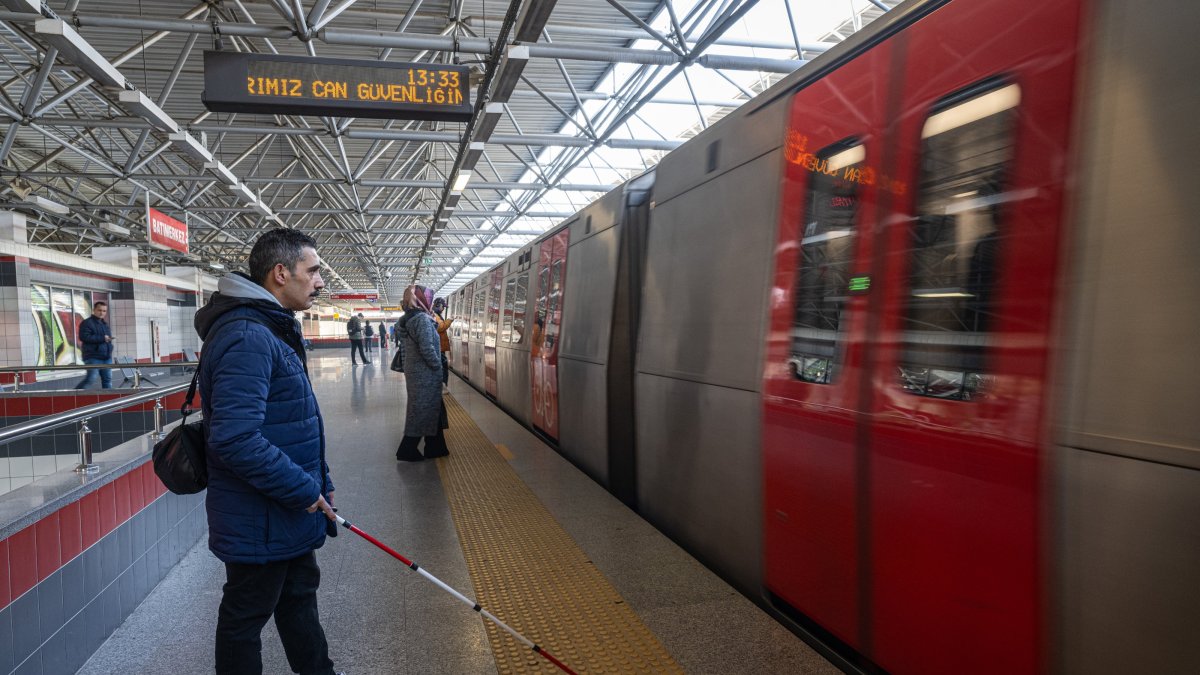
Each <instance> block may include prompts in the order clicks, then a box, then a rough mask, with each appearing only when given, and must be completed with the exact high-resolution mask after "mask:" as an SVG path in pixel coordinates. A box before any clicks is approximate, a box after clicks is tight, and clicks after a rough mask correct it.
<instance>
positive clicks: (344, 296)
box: [329, 291, 379, 302]
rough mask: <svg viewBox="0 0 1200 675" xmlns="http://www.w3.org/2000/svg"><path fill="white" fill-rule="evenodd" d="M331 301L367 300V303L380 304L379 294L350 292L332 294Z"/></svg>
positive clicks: (330, 295)
mask: <svg viewBox="0 0 1200 675" xmlns="http://www.w3.org/2000/svg"><path fill="white" fill-rule="evenodd" d="M329 299H330V300H331V301H333V302H338V301H342V300H365V301H367V302H379V294H378V293H374V292H371V293H368V292H364V291H350V292H348V293H330V294H329Z"/></svg>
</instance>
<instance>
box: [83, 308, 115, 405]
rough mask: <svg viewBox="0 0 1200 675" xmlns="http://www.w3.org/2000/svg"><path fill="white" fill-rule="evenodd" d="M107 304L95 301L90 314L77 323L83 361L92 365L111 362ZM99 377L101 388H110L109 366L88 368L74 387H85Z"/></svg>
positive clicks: (111, 335)
mask: <svg viewBox="0 0 1200 675" xmlns="http://www.w3.org/2000/svg"><path fill="white" fill-rule="evenodd" d="M107 317H108V304H107V303H105V302H97V303H96V304H94V305H92V315H91V316H89V317H88V318H86V319H84V320H83V321H81V322H80V323H79V341H80V342H82V343H83V362H84V363H86V364H88V365H92V364H98V363H112V353H113V342H114V341H115V340H116V339H117V338H115V337H113V334H112V330H110V329H109V327H108V321H107ZM97 375H99V377H100V388H101V389H112V370H111V369H109V368H89V369H88V371H87V373H86V374H85V375H84V376H83V381H82V382H80V383H79V384H77V385H75V388H76V389H87V388H88V387H90V386H92V382H95V381H96V376H97Z"/></svg>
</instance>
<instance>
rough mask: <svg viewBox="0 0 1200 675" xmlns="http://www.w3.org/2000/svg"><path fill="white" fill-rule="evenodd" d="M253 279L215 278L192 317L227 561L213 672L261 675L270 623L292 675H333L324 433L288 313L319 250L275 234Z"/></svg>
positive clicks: (309, 286)
mask: <svg viewBox="0 0 1200 675" xmlns="http://www.w3.org/2000/svg"><path fill="white" fill-rule="evenodd" d="M248 267H249V270H250V274H249V276H247V275H243V274H241V273H233V274H230V275H227V276H225V277H224V278H222V279H221V280H220V282H219V284H218V287H217V292H216V293H214V294H213V297H212V299H211V300H210V301H209V303H208V304H207V305H205V306H204V307H203V308H201V309H200V310H199V311H197V312H196V318H195V325H196V332H197V333H198V334H199V335H200V338H201V339H202V340H204V358H203V359H202V360H201V363H200V373H199V382H200V397H201V400H202V409H203V411H204V427H205V429H206V431H207V449H208V452H207V459H208V492H207V495H206V498H205V506H206V507H207V511H208V546H209V549H210V550H212V552H213V553H214V554H215V555H216V556H217V558H218V559H220V560H221V561H222V562H223V563H225V575H226V583H225V585H224V589H223V595H222V598H221V605H220V609H219V610H218V613H217V631H216V672H217V673H218V675H232V674H237V675H242V674H250V675H259V674H261V673H262V654H261V651H262V642H261V634H262V628H263V626H264V625H265V624H266V622H267V620H268V619H270V618H271V617H272V616H274V617H275V625H276V627H277V628H278V629H279V639H280V642H282V643H283V649H284V652H285V653H286V654H287V659H288V664H289V665H290V666H291V667H292V670H294V671H295V672H297V673H313V674H315V675H336V674H335V673H334V670H333V662H332V661H331V660H330V658H329V648H328V644H327V642H326V639H325V632H324V630H322V628H321V622H320V618H319V615H318V611H317V588H318V586H319V585H320V583H321V570H320V568H319V567H318V566H317V559H316V556H315V554H314V551H315V550H316V549H318V548H320V547H321V546H322V545H323V544H324V543H325V537H326V536H327V535H336V534H337V529H336V527H337V526H336V525H335V524H334V523H333V519H334V514H333V508H332V504H333V493H334V486H333V481H332V479H331V478H330V476H329V465H328V463H326V461H325V428H324V422H323V420H322V419H321V411H320V408H319V407H318V406H317V399H316V396H315V395H314V394H313V390H312V384H311V383H310V382H309V379H308V362H307V356H306V354H305V351H304V347H303V343H302V340H303V336H302V334H301V331H300V324H299V323H298V322H297V321H296V318H295V315H294V313H295V312H298V311H302V310H305V309H308V308H309V307H311V306H312V303H313V300H314V299H315V298H316V297H317V296H318V295H319V294H320V292H321V289H322V287H324V285H325V282H324V281H323V280H322V279H321V261H320V258H319V257H318V256H317V250H316V242H315V241H314V240H313V239H312V238H311V237H309V236H308V235H306V234H303V233H301V232H298V231H296V230H288V229H276V230H271V231H270V232H267V233H266V234H264V235H262V236H261V237H259V239H258V241H257V242H256V243H255V244H254V248H253V249H252V250H251V251H250V259H249V262H248Z"/></svg>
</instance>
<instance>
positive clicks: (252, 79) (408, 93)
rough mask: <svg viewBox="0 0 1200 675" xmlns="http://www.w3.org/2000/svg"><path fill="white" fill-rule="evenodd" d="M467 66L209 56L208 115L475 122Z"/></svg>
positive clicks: (206, 56) (206, 81) (206, 69)
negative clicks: (311, 116)
mask: <svg viewBox="0 0 1200 675" xmlns="http://www.w3.org/2000/svg"><path fill="white" fill-rule="evenodd" d="M467 75H468V68H467V67H466V66H457V65H450V64H439V63H389V62H386V61H353V60H350V59H323V58H315V57H306V56H279V55H276V54H249V53H243V52H217V51H208V52H204V93H203V95H202V97H201V98H202V99H203V100H204V105H205V106H206V107H207V108H208V109H209V110H214V111H218V112H237V113H270V114H281V115H332V116H336V117H374V118H380V119H416V120H442V121H448V122H466V121H467V120H469V119H471V96H470V89H469V88H468V83H467V79H468V78H467Z"/></svg>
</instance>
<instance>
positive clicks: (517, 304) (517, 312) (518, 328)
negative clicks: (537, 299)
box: [512, 274, 529, 345]
mask: <svg viewBox="0 0 1200 675" xmlns="http://www.w3.org/2000/svg"><path fill="white" fill-rule="evenodd" d="M528 285H529V277H527V276H526V275H524V274H522V275H521V276H519V277H517V285H516V288H515V293H514V296H515V297H514V298H513V326H512V329H513V332H512V343H513V344H515V345H519V344H521V342H523V341H524V340H525V293H526V287H527V286H528Z"/></svg>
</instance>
